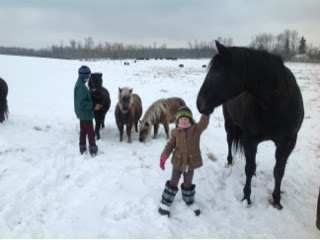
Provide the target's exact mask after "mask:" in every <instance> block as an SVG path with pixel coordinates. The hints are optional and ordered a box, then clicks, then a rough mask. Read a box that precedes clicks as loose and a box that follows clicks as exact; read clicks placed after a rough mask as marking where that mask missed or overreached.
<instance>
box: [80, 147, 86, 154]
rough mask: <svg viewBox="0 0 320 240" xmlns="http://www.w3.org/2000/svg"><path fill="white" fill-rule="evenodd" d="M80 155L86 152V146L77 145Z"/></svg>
mask: <svg viewBox="0 0 320 240" xmlns="http://www.w3.org/2000/svg"><path fill="white" fill-rule="evenodd" d="M79 149H80V153H81V155H82V154H83V153H84V152H85V151H87V145H79Z"/></svg>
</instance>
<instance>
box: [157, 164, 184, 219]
mask: <svg viewBox="0 0 320 240" xmlns="http://www.w3.org/2000/svg"><path fill="white" fill-rule="evenodd" d="M181 174H182V172H181V171H179V170H177V169H174V168H173V169H172V175H171V180H170V181H167V182H166V185H165V188H164V190H163V193H162V199H161V202H160V207H159V209H158V212H159V213H160V214H161V215H168V216H170V208H171V204H172V202H173V200H174V198H175V196H176V194H177V192H178V190H179V189H178V187H177V186H178V183H179V179H180V176H181Z"/></svg>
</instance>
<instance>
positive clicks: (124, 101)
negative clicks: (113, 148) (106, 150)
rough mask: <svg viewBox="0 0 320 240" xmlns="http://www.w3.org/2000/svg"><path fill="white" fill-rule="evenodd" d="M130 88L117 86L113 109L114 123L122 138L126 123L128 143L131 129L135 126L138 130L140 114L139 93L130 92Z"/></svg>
mask: <svg viewBox="0 0 320 240" xmlns="http://www.w3.org/2000/svg"><path fill="white" fill-rule="evenodd" d="M132 90H133V89H132V88H119V101H118V103H117V106H116V109H115V112H114V114H115V118H116V123H117V126H118V129H119V133H120V142H122V140H123V127H124V125H126V132H127V136H128V143H131V142H132V140H131V130H132V127H133V126H134V127H135V131H136V132H138V122H139V119H140V117H141V115H142V103H141V99H140V97H139V95H137V94H134V93H132Z"/></svg>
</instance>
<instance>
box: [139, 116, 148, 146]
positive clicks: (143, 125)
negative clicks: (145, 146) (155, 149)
mask: <svg viewBox="0 0 320 240" xmlns="http://www.w3.org/2000/svg"><path fill="white" fill-rule="evenodd" d="M150 131H151V126H150V123H148V122H147V121H144V120H142V121H140V131H139V141H140V142H144V140H146V138H147V137H148V136H149V134H150Z"/></svg>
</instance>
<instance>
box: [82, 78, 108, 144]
mask: <svg viewBox="0 0 320 240" xmlns="http://www.w3.org/2000/svg"><path fill="white" fill-rule="evenodd" d="M102 83H103V80H102V73H92V74H91V77H90V79H89V81H88V86H89V88H90V90H91V98H92V101H93V103H94V105H95V104H101V105H102V108H101V109H100V110H97V111H94V118H95V122H96V126H95V133H96V136H97V140H99V139H100V128H104V120H105V117H106V114H107V112H108V110H109V108H110V105H111V99H110V94H109V91H108V90H107V89H106V88H104V87H103V86H102Z"/></svg>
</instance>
